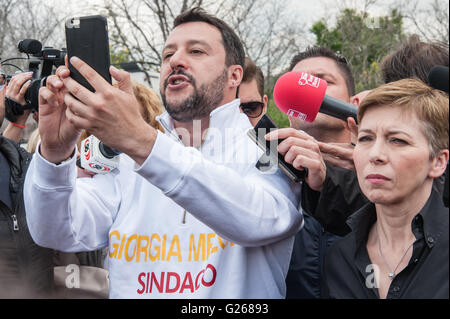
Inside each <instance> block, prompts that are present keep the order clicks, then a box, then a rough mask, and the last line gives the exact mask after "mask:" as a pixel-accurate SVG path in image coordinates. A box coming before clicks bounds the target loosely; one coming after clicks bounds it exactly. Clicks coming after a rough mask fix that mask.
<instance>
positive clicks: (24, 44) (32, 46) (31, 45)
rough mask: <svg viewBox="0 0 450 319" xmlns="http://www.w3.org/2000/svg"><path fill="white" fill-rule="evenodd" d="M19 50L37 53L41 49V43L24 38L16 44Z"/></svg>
mask: <svg viewBox="0 0 450 319" xmlns="http://www.w3.org/2000/svg"><path fill="white" fill-rule="evenodd" d="M17 48H18V49H19V52H21V53H27V54H38V53H40V52H41V50H42V43H41V42H39V41H38V40H34V39H25V40H22V41H20V42H19V44H18V45H17Z"/></svg>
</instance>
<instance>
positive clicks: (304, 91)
mask: <svg viewBox="0 0 450 319" xmlns="http://www.w3.org/2000/svg"><path fill="white" fill-rule="evenodd" d="M326 90H327V82H326V81H324V80H322V79H319V78H317V77H315V76H312V75H310V74H308V73H304V72H288V73H286V74H284V75H282V76H281V77H280V78H279V79H278V81H277V83H276V84H275V87H274V90H273V99H274V101H275V104H276V106H277V107H278V108H279V109H280V110H281V111H282V112H284V113H286V114H287V115H288V116H291V117H297V118H300V119H301V120H304V121H307V122H313V121H314V120H315V119H316V116H317V113H318V112H321V113H324V114H327V115H330V116H332V117H336V118H338V119H341V120H344V121H346V120H347V118H348V117H353V118H354V119H355V120H356V113H357V109H356V107H355V106H353V105H351V104H349V103H345V102H343V101H340V100H338V99H335V98H333V97H331V96H327V95H325V92H326Z"/></svg>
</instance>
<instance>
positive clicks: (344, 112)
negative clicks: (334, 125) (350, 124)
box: [319, 95, 357, 121]
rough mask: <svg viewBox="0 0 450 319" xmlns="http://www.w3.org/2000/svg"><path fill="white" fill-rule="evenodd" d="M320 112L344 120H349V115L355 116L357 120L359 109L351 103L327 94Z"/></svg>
mask: <svg viewBox="0 0 450 319" xmlns="http://www.w3.org/2000/svg"><path fill="white" fill-rule="evenodd" d="M319 112H320V113H324V114H327V115H330V116H332V117H335V118H338V119H341V120H344V121H347V117H353V118H354V119H355V121H356V114H357V109H356V107H355V106H354V105H352V104H350V103H346V102H344V101H341V100H338V99H336V98H334V97H332V96H329V95H325V96H324V97H323V100H322V105H321V107H320V110H319Z"/></svg>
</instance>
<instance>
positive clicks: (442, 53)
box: [381, 35, 449, 83]
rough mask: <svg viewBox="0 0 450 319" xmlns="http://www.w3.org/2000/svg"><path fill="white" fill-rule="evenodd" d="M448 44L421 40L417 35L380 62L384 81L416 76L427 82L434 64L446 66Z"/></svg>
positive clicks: (388, 81)
mask: <svg viewBox="0 0 450 319" xmlns="http://www.w3.org/2000/svg"><path fill="white" fill-rule="evenodd" d="M448 64H449V62H448V44H447V43H444V42H422V41H420V38H419V37H418V36H417V35H414V36H411V37H410V38H409V39H408V41H407V42H406V43H405V44H403V45H402V46H400V47H399V48H398V49H396V50H395V51H394V52H392V53H391V54H389V55H388V56H386V57H385V58H384V59H383V61H382V62H381V73H382V74H383V81H384V83H390V82H394V81H398V80H401V79H408V78H418V79H420V80H422V81H423V82H425V83H428V73H429V72H430V70H431V69H432V68H433V67H434V66H436V65H443V66H447V67H448Z"/></svg>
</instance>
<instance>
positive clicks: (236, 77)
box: [228, 65, 244, 89]
mask: <svg viewBox="0 0 450 319" xmlns="http://www.w3.org/2000/svg"><path fill="white" fill-rule="evenodd" d="M243 75H244V70H243V69H242V66H240V65H231V66H229V67H228V82H229V85H230V88H232V89H235V88H237V87H238V86H239V85H240V84H241V81H242V76H243Z"/></svg>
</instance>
